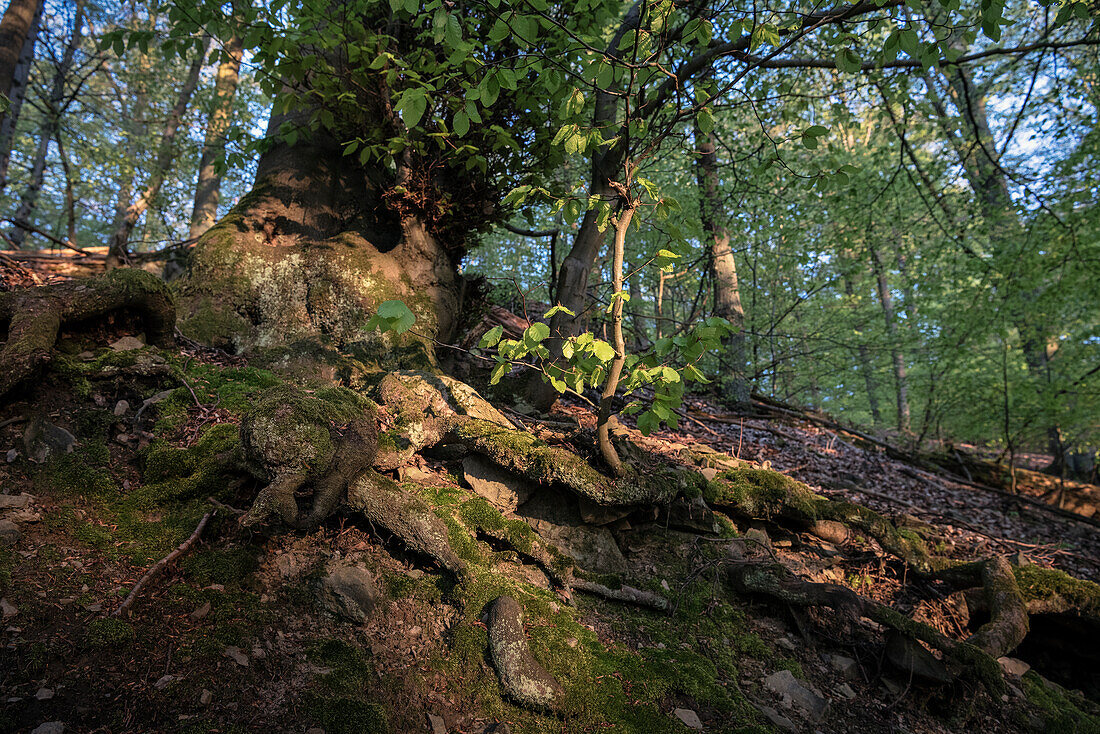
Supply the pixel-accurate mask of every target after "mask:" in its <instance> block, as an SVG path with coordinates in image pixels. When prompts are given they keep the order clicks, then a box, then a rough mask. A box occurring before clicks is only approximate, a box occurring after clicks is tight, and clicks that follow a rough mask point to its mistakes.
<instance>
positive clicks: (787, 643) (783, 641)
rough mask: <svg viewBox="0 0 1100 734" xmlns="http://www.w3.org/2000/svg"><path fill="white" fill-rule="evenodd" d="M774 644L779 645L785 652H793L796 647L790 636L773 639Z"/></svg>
mask: <svg viewBox="0 0 1100 734" xmlns="http://www.w3.org/2000/svg"><path fill="white" fill-rule="evenodd" d="M775 644H776V645H779V646H780V647H781V648H783V649H784V650H786V651H787V652H794V651H795V650H797V649H798V645H796V644H794V640H792V639H791V638H790V637H780V638H779V639H777V640H776V641H775Z"/></svg>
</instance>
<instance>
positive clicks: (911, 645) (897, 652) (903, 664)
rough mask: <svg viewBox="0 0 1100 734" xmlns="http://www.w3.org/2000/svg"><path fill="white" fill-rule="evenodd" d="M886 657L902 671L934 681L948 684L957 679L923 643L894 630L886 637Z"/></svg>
mask: <svg viewBox="0 0 1100 734" xmlns="http://www.w3.org/2000/svg"><path fill="white" fill-rule="evenodd" d="M886 659H887V660H889V661H890V662H891V663H893V664H894V665H895V666H897V667H898V668H899V669H900V670H901V671H902V672H905V673H911V674H912V675H915V676H917V677H919V678H923V679H924V680H927V681H930V682H932V683H939V684H941V685H946V684H948V683H951V682H953V681H954V680H955V678H954V676H952V675H951V673H950V672H948V670H947V666H945V665H944V664H943V662H942V661H941V660H939V659H938V658H937V657H936V656H935V655H933V654H932V653H930V652H928V650H926V649H925V648H924V646H923V645H921V644H920V643H918V642H914V641H913V640H911V639H909V638H908V637H906V636H905V635H903V634H901V633H899V632H896V631H893V630H891V632H890V634H889V635H888V636H887V639H886Z"/></svg>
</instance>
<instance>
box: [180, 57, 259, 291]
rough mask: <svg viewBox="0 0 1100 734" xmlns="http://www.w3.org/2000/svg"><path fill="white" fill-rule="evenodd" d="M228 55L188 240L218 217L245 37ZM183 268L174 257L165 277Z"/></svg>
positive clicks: (204, 149)
mask: <svg viewBox="0 0 1100 734" xmlns="http://www.w3.org/2000/svg"><path fill="white" fill-rule="evenodd" d="M224 51H225V53H226V54H227V56H226V57H225V58H223V59H222V62H221V64H219V65H218V72H217V76H216V77H215V80H214V100H213V103H212V107H211V110H210V117H209V118H208V120H207V123H206V138H205V140H204V141H203V146H202V158H201V159H200V161H199V178H198V182H197V183H196V185H195V204H194V208H193V209H192V211H191V227H190V229H189V230H188V233H187V239H188V240H197V239H198V238H199V237H201V236H202V234H203V233H204V232H206V230H208V229H210V228H211V227H213V226H214V222H216V221H217V218H218V201H219V199H220V198H221V183H222V172H221V166H222V165H223V164H224V162H225V134H226V131H227V130H228V129H229V123H230V121H231V119H232V115H233V97H234V96H235V95H236V92H237V82H238V80H239V78H240V69H241V56H242V54H243V47H242V42H241V39H240V38H239V37H237V36H234V37H232V38H230V39H229V41H228V42H227V43H226V44H225V49H224ZM181 271H182V262H180V260H178V259H176V258H170V259H169V260H168V262H167V264H166V265H165V268H164V274H165V278H167V279H168V280H172V279H174V278H175V277H178V276H179V274H180V272H181Z"/></svg>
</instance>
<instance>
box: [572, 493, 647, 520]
mask: <svg viewBox="0 0 1100 734" xmlns="http://www.w3.org/2000/svg"><path fill="white" fill-rule="evenodd" d="M577 506H578V509H580V513H581V519H582V520H584V521H585V522H586V523H588V524H589V525H610V524H611V523H613V522H616V521H618V520H622V519H623V518H624V517H626V516H627V515H629V514H630V513H632V512H634V508H633V507H604V506H603V505H597V504H596V503H595V502H592V501H591V500H589V499H586V498H584V497H581V498H579V501H578V504H577Z"/></svg>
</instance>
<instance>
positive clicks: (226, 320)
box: [177, 110, 461, 380]
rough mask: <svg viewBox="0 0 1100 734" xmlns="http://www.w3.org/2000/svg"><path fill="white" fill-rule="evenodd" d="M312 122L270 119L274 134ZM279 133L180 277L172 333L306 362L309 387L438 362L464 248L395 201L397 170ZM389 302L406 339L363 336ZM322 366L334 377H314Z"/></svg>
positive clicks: (320, 135)
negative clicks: (399, 306)
mask: <svg viewBox="0 0 1100 734" xmlns="http://www.w3.org/2000/svg"><path fill="white" fill-rule="evenodd" d="M308 115H309V111H308V110H307V111H299V112H290V113H286V114H280V115H273V116H272V118H271V121H270V122H269V125H268V133H269V136H274V133H275V131H278V130H279V129H280V128H281V126H282V125H283V124H284V123H286V124H291V125H293V124H300V123H302V122H303V121H305V120H308ZM382 124H392V120H386V121H385V122H384V123H382ZM274 139H275V142H274V144H273V145H272V147H271V148H269V149H268V150H267V151H266V152H265V153H264V154H263V155H262V156H261V158H260V161H259V164H258V166H257V170H256V180H255V182H254V184H253V187H252V191H251V192H250V193H249V194H247V195H246V196H244V197H243V198H242V199H241V201H240V202H238V204H237V205H236V206H235V207H234V208H233V209H232V210H230V212H229V213H228V214H226V215H225V216H224V217H222V219H221V220H220V221H219V222H218V223H217V224H215V225H214V226H213V227H211V228H210V229H209V230H207V231H206V233H205V234H203V235H202V236H201V237H200V238H199V241H198V242H197V243H196V245H195V247H194V249H193V250H192V253H191V263H190V268H189V269H188V270H187V272H186V274H185V275H184V276H183V277H182V278H181V279H180V280H179V281H178V283H179V287H178V289H177V292H178V294H179V310H180V330H181V331H182V332H183V333H184V334H186V335H187V336H189V337H191V338H194V339H196V340H198V341H201V342H203V343H207V344H213V345H216V346H219V347H221V348H224V349H228V350H231V351H233V352H237V353H243V352H247V353H250V354H252V355H254V356H256V357H257V358H260V359H262V358H263V357H264V356H270V357H271V359H272V360H273V361H274V362H275V363H277V365H278V366H279V367H281V368H285V369H286V370H289V371H294V370H295V369H296V368H297V367H298V366H301V367H302V369H303V370H308V371H310V377H311V378H314V379H316V378H323V377H329V378H333V377H336V378H341V379H345V380H346V379H350V378H349V376H348V374H347V371H348V370H351V371H356V370H360V369H362V368H363V367H364V366H366V367H370V366H377V367H383V366H385V367H389V368H392V367H393V366H395V365H400V366H405V367H409V368H419V369H425V368H431V367H434V365H435V356H434V352H433V349H432V344H431V339H432V338H437V339H440V340H445V339H447V338H448V337H449V336H450V334H451V332H452V329H453V327H454V325H455V322H456V320H457V317H458V314H457V311H458V275H457V267H456V266H457V262H458V259H459V258H460V257H461V252H457V251H456V250H455V248H449V247H446V246H445V245H444V244H443V243H441V242H440V241H439V240H437V239H436V238H435V237H434V236H433V235H432V234H431V233H430V231H429V229H428V227H427V226H426V224H425V223H424V219H423V217H422V215H421V214H420V213H419V212H418V210H416V209H413V208H410V207H408V206H404V205H403V202H402V201H401V200H399V199H398V200H396V202H395V197H393V187H394V186H395V185H396V184H397V182H398V181H399V180H402V179H401V176H403V175H405V174H403V173H401V172H400V171H399V172H398V173H397V174H393V173H390V172H389V171H388V170H387V169H385V168H384V167H382V166H378V165H375V166H373V167H370V168H367V167H364V166H363V165H362V164H360V163H359V162H358V159H357V158H356V157H355V156H345V155H343V145H342V143H341V141H340V140H339V139H338V138H336V137H335V136H331V135H328V134H327V133H325V132H324V131H319V132H317V133H314V134H312V135H311V136H308V137H307V136H305V135H303V136H302V139H299V140H298V141H296V142H295V143H294V144H293V145H292V144H290V143H288V142H286V141H285V140H284V139H279V138H274ZM386 300H401V301H404V302H405V304H406V305H408V307H409V308H410V309H411V310H412V311H413V313H414V315H415V316H416V319H417V321H416V324H415V326H414V327H413V328H412V329H411V330H410V331H408V332H405V333H404V334H401V335H399V336H398V335H394V334H391V333H387V334H380V333H378V332H377V331H372V332H367V331H365V330H364V329H363V326H364V324H365V323H366V321H367V320H368V319H369V317H370V316H371V315H373V313H374V312H375V310H376V309H377V306H378V304H379V303H381V302H383V301H386ZM291 345H296V346H293V347H292V346H291ZM302 345H308V346H302ZM336 350H340V351H341V352H343V353H344V354H345V355H350V357H348V356H341V355H336V354H335V352H336ZM326 355H327V356H326ZM325 360H329V365H328V366H325V367H323V369H326V370H328V374H319V373H318V372H317V364H318V362H323V361H325Z"/></svg>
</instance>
